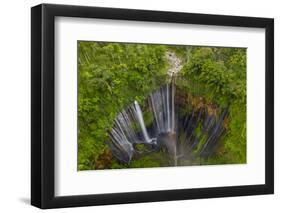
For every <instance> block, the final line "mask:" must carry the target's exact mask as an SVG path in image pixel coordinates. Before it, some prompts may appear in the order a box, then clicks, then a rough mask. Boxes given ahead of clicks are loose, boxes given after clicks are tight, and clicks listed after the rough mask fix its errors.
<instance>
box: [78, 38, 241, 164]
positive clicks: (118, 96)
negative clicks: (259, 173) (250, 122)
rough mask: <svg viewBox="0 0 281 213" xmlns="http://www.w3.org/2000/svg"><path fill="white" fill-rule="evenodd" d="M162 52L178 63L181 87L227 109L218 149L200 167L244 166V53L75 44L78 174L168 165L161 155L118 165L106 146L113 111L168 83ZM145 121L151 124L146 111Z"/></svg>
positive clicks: (182, 47)
mask: <svg viewBox="0 0 281 213" xmlns="http://www.w3.org/2000/svg"><path fill="white" fill-rule="evenodd" d="M166 51H173V52H175V53H176V54H177V55H178V57H180V58H181V60H182V64H183V65H184V66H183V68H182V70H181V71H180V74H181V77H182V79H183V81H180V84H181V85H180V86H181V87H182V88H184V89H185V90H186V91H187V92H188V93H192V94H193V95H195V96H200V97H203V98H204V99H205V100H206V101H207V102H208V103H210V104H216V105H219V106H222V107H225V108H228V109H229V119H228V124H227V128H229V129H228V130H229V131H227V132H228V134H227V135H225V136H224V139H223V145H222V146H221V148H220V149H219V150H218V153H217V154H216V155H215V156H214V157H212V158H208V159H205V160H202V161H201V162H200V163H201V164H221V163H246V49H241V48H209V47H190V46H165V45H145V44H122V43H103V42H86V41H79V42H78V170H90V169H105V168H107V169H109V168H110V169H115V168H140V167H159V166H165V165H167V164H168V163H169V162H168V161H169V159H166V158H163V155H164V154H163V153H162V151H161V152H157V153H152V154H150V155H147V156H144V157H142V158H140V159H135V160H134V161H132V163H131V164H130V165H126V164H120V163H119V162H117V161H116V160H115V159H114V158H113V157H112V154H111V153H110V152H109V150H108V147H107V145H106V143H105V142H106V141H107V140H108V131H110V129H111V127H112V124H113V121H114V118H115V117H116V115H117V113H118V112H120V110H122V109H123V108H124V107H126V106H128V105H129V104H131V103H132V102H133V101H134V100H137V101H138V102H139V103H140V104H141V105H144V104H145V103H144V100H145V99H146V98H147V95H148V94H149V93H150V92H152V91H153V90H155V89H157V88H159V86H161V85H163V84H164V83H165V82H166V81H167V70H168V68H169V65H168V61H167V59H166V58H165V53H166ZM191 82H196V85H195V86H194V84H192V83H191ZM191 85H192V86H191ZM144 119H145V120H146V122H152V121H150V120H149V119H151V118H149V117H147V118H146V112H144ZM139 149H143V147H139Z"/></svg>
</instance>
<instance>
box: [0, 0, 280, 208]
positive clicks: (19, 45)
mask: <svg viewBox="0 0 281 213" xmlns="http://www.w3.org/2000/svg"><path fill="white" fill-rule="evenodd" d="M40 3H42V1H37V0H30V1H21V0H18V1H16V0H11V1H3V2H1V12H0V15H1V18H0V26H1V31H0V38H1V39H0V58H1V61H0V97H1V104H0V129H1V131H0V143H1V148H0V165H1V173H0V203H1V204H0V210H1V212H17V211H18V212H19V211H20V212H39V211H41V210H39V209H37V208H34V207H32V206H30V205H29V197H30V7H31V6H34V5H37V4H40ZM44 3H57V4H74V5H75V4H76V5H77V4H81V5H89V6H105V7H123V8H135V9H150V10H168V11H169V10H170V11H181V12H195V13H210V14H226V15H243V16H260V17H271V18H275V59H276V62H275V173H276V174H275V180H276V181H275V195H265V196H249V197H236V198H219V199H201V200H191V201H190V200H189V201H173V202H161V203H160V202H158V203H145V204H129V205H128V204H127V205H111V206H100V207H83V208H69V209H56V210H49V212H78V211H79V212H93V211H100V212H113V211H114V212H123V213H126V212H132V211H134V212H150V211H152V210H153V211H156V212H171V211H173V212H228V213H231V212H235V213H237V212H254V211H260V212H266V211H268V212H276V210H277V209H279V208H281V168H280V162H281V155H280V154H281V145H280V144H279V141H280V140H281V131H280V130H281V129H280V128H281V110H280V108H281V95H280V92H279V91H281V84H280V83H279V82H280V81H281V74H280V72H278V70H280V68H281V64H280V61H279V60H278V58H279V57H280V55H281V45H280V38H281V13H280V9H281V7H280V5H279V1H278V0H276V1H274V0H264V1H258V0H256V1H250V0H249V1H245V0H232V1H225V0H212V1H208V0H205V1H203V0H196V1H188V0H182V1H181V0H173V1H164V0H159V1H158V0H154V1H152V0H133V1H132V0H123V1H121V0H119V1H116V0H107V1H104V0H80V1H75V0H68V1H66V0H57V1H55V0H53V1H49V0H45V1H44Z"/></svg>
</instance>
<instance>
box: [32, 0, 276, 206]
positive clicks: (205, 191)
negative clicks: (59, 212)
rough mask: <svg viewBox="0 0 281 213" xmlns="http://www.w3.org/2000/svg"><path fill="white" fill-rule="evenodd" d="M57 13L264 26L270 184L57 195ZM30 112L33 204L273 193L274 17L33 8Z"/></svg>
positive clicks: (68, 204)
mask: <svg viewBox="0 0 281 213" xmlns="http://www.w3.org/2000/svg"><path fill="white" fill-rule="evenodd" d="M58 16H63V17H80V18H100V19H113V20H114V19H115V20H133V21H146V22H162V23H183V24H200V25H217V26H237V27H250V28H263V29H265V32H266V41H265V43H266V48H265V61H266V64H265V76H266V77H265V85H266V88H265V89H266V97H265V98H266V99H265V100H266V106H265V107H266V110H265V114H266V118H265V121H266V124H265V126H266V128H265V131H266V135H265V161H266V162H265V184H261V185H246V186H225V187H214V188H198V189H177V190H164V191H145V192H130V193H112V194H95V195H78V196H76V195H73V196H60V197H56V196H55V195H54V189H55V181H54V177H55V170H54V166H55V165H54V163H55V161H54V157H55V156H54V153H55V152H54V149H55V146H54V143H55V137H54V132H55V85H54V78H55V75H54V72H55V70H54V59H55V54H54V50H55V48H54V21H55V17H58ZM31 112H32V113H31V204H32V205H34V206H37V207H39V208H43V209H46V208H59V207H76V206H90V205H106V204H121V203H138V202H153V201H169V200H182V199H197V198H217V197H228V196H245V195H260V194H272V193H274V20H273V19H270V18H255V17H241V16H222V15H208V14H194V13H178V12H163V11H147V10H131V9H113V8H102V7H86V6H67V5H53V4H41V5H38V6H35V7H32V9H31Z"/></svg>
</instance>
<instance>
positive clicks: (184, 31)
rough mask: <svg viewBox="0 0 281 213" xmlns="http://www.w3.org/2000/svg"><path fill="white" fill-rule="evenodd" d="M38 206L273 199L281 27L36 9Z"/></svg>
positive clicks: (269, 22)
mask: <svg viewBox="0 0 281 213" xmlns="http://www.w3.org/2000/svg"><path fill="white" fill-rule="evenodd" d="M31 39H32V42H31V43H32V44H31V45H32V46H31V50H32V55H31V58H32V66H31V72H32V73H31V76H32V80H31V82H32V86H31V88H32V94H31V95H32V103H31V105H32V117H31V120H32V140H31V148H32V150H31V152H32V155H31V170H32V171H31V178H32V180H31V185H32V186H31V203H32V205H34V206H37V207H40V208H58V207H74V206H87V205H105V204H120V203H136V202H152V201H168V200H180V199H196V198H214V197H226V196H243V195H259V194H271V193H273V191H274V155H273V154H274V152H273V139H274V120H273V119H274V21H273V19H270V18H255V17H238V16H222V15H207V14H191V13H177V12H164V11H146V10H129V9H113V8H101V7H84V6H66V5H50V4H42V5H38V6H35V7H33V8H32V9H31Z"/></svg>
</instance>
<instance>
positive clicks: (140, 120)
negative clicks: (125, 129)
mask: <svg viewBox="0 0 281 213" xmlns="http://www.w3.org/2000/svg"><path fill="white" fill-rule="evenodd" d="M134 105H135V108H134V112H135V114H136V117H137V120H138V123H139V125H140V127H141V132H142V135H143V137H144V140H145V142H146V143H152V139H151V138H150V137H149V135H148V133H147V129H146V127H145V124H144V120H143V115H142V111H141V108H140V105H139V103H138V102H137V101H135V102H134Z"/></svg>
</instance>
